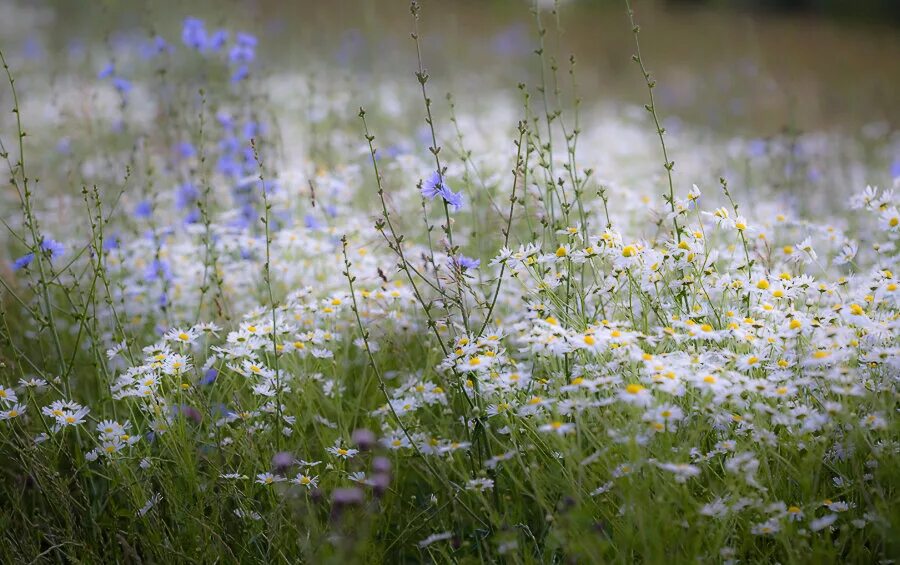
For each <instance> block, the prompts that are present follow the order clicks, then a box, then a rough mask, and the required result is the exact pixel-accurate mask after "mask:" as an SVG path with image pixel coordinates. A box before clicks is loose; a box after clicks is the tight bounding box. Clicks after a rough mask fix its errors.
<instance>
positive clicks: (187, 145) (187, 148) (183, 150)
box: [176, 141, 197, 159]
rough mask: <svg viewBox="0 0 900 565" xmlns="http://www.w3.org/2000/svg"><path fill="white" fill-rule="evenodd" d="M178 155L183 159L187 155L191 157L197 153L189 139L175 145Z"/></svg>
mask: <svg viewBox="0 0 900 565" xmlns="http://www.w3.org/2000/svg"><path fill="white" fill-rule="evenodd" d="M176 149H177V150H178V155H179V156H181V157H182V158H184V159H187V158H189V157H193V156H194V155H196V154H197V151H196V150H195V149H194V145H193V144H192V143H191V142H190V141H182V142H180V143H179V144H178V145H177V146H176Z"/></svg>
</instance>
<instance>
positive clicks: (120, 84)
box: [112, 77, 131, 94]
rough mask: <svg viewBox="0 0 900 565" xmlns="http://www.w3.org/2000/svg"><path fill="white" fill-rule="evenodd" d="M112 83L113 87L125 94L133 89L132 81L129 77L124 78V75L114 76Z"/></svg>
mask: <svg viewBox="0 0 900 565" xmlns="http://www.w3.org/2000/svg"><path fill="white" fill-rule="evenodd" d="M112 83H113V87H114V88H115V89H116V90H118V91H119V92H121V93H122V94H125V93H126V92H128V91H129V90H131V81H129V80H128V79H124V78H122V77H113V79H112Z"/></svg>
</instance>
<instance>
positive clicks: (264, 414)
mask: <svg viewBox="0 0 900 565" xmlns="http://www.w3.org/2000/svg"><path fill="white" fill-rule="evenodd" d="M626 7H627V11H626V15H627V16H628V17H627V18H626V20H625V21H626V22H627V23H626V24H625V25H630V29H631V32H632V35H633V40H634V56H633V61H634V68H633V69H632V71H633V72H634V73H635V76H636V77H637V79H639V80H642V81H643V83H644V84H645V85H646V92H647V100H646V104H645V105H643V106H638V107H633V106H625V105H614V106H612V107H610V106H599V105H594V104H593V103H591V101H590V100H585V99H583V98H582V97H583V92H582V91H581V89H580V88H579V81H578V73H577V68H578V65H577V61H576V59H575V57H574V56H571V57H570V56H568V55H566V54H565V53H563V52H561V51H560V47H559V46H560V41H559V38H560V35H561V34H562V27H561V25H560V19H559V13H558V6H557V7H555V8H553V9H549V10H544V9H541V8H538V7H535V8H534V9H533V10H532V17H533V21H534V47H535V49H534V60H533V64H534V66H535V68H534V71H535V73H534V76H536V77H537V82H536V83H535V84H526V83H522V84H519V85H518V88H516V89H514V91H513V92H512V93H510V92H509V91H501V90H499V89H497V88H495V87H494V85H492V84H491V83H490V80H489V79H483V81H479V82H473V83H472V91H469V92H458V93H454V94H445V93H443V92H440V91H439V90H437V87H435V79H434V78H433V77H431V76H430V75H429V73H428V70H427V69H428V67H427V61H428V46H429V44H428V43H427V42H425V41H424V40H423V37H422V32H421V31H420V28H419V24H420V20H421V19H423V18H427V17H428V14H427V12H423V11H422V10H421V8H420V7H419V5H418V4H417V3H415V2H413V3H412V5H411V9H410V31H411V40H410V44H409V46H408V47H409V52H410V53H411V54H412V56H414V61H415V67H414V68H413V69H410V70H411V71H412V73H413V74H414V76H413V77H411V78H410V79H409V80H408V81H406V82H401V83H395V82H394V81H392V80H388V79H380V78H379V77H370V78H369V79H367V80H361V79H360V80H357V77H354V76H353V74H352V73H349V74H348V72H346V71H343V72H342V71H341V70H339V69H328V68H325V67H324V66H318V67H317V66H311V68H310V69H309V72H308V74H305V75H303V76H299V77H298V76H280V75H277V74H271V75H267V74H266V73H265V72H263V71H262V70H261V69H260V67H259V66H258V64H257V63H258V62H257V57H256V50H257V46H258V42H264V41H265V38H259V39H258V38H256V37H254V36H251V35H249V34H245V33H237V32H236V31H235V30H230V29H229V30H225V29H223V30H217V29H214V27H213V26H211V25H209V24H207V23H205V22H204V21H202V20H199V19H196V18H188V19H187V20H185V21H184V23H183V27H182V29H181V36H180V37H177V36H165V35H153V36H151V37H150V38H149V39H142V40H134V41H132V42H130V43H128V42H126V44H125V45H124V46H120V47H119V48H118V49H117V50H116V52H115V58H114V60H113V61H112V62H110V63H109V64H104V66H102V68H101V69H100V72H99V74H98V75H97V77H96V79H94V78H92V79H90V80H89V81H87V82H86V83H79V85H78V87H77V88H73V89H72V92H79V91H80V92H83V93H85V95H84V97H83V99H82V100H80V101H79V102H80V103H83V104H84V105H85V107H88V108H90V111H82V112H77V111H74V110H72V107H73V103H74V102H73V100H72V99H71V97H68V98H66V99H65V100H63V101H61V102H59V103H56V105H54V104H50V103H48V104H49V106H50V107H53V108H55V110H54V111H55V112H58V113H59V114H61V115H63V119H62V120H61V121H62V122H63V123H66V124H67V125H68V129H67V130H66V136H65V137H63V138H62V139H60V138H59V137H58V136H56V135H55V133H54V132H53V131H51V130H49V129H47V130H46V131H42V130H41V129H40V127H39V126H40V123H41V120H42V119H43V118H42V117H41V116H40V115H30V114H28V113H26V112H24V111H21V110H22V108H23V107H26V106H28V104H29V100H31V99H34V100H32V103H33V104H34V105H35V106H37V105H38V102H37V99H38V98H40V97H42V96H46V94H45V93H40V92H36V91H29V92H28V94H27V95H26V94H23V92H24V91H23V90H22V89H21V87H20V84H19V82H17V81H16V76H17V72H18V69H16V68H15V65H13V64H12V63H11V62H10V64H9V65H8V64H7V63H8V60H7V57H6V55H5V54H4V56H3V59H2V63H3V67H4V70H5V71H6V77H7V79H8V81H7V83H8V88H6V89H5V92H4V93H3V98H2V101H3V103H4V104H6V105H7V106H8V107H10V108H12V109H13V114H12V117H11V120H9V121H7V122H3V124H4V129H3V131H2V135H0V142H2V145H0V155H2V157H3V158H4V159H5V160H6V163H7V165H8V170H9V184H8V186H7V187H6V188H5V189H4V191H3V193H2V194H0V204H2V206H3V207H4V208H3V209H4V211H6V210H10V213H6V212H4V214H3V222H4V226H5V232H6V233H5V235H4V240H3V244H4V246H5V249H6V250H7V251H8V253H9V257H10V260H9V261H8V262H7V264H5V265H4V266H3V267H2V268H3V269H4V271H3V272H2V273H0V283H2V287H3V288H2V300H0V308H2V310H0V312H2V320H0V355H2V358H0V361H2V365H0V410H2V412H0V460H2V472H3V481H2V482H0V507H2V512H0V559H2V561H3V562H8V563H28V562H78V563H101V562H136V563H137V562H150V563H155V562H163V561H170V562H171V561H174V562H178V563H181V562H185V563H188V562H190V563H212V562H229V563H230V562H291V563H293V562H311V563H331V562H392V563H393V562H402V563H405V562H440V563H443V562H461V563H470V562H509V563H544V562H549V563H603V562H615V563H634V562H640V563H662V562H671V563H682V562H697V561H700V562H722V563H737V562H779V563H873V562H882V563H889V562H891V560H892V559H894V558H896V556H897V554H898V546H897V542H896V535H895V534H896V531H897V527H898V525H900V524H898V521H900V516H898V512H897V510H896V508H897V503H898V499H897V492H896V489H897V473H898V442H897V432H898V428H897V424H896V421H895V414H896V411H897V379H898V376H900V357H898V344H897V329H898V325H900V315H898V314H900V290H898V288H897V285H898V283H897V274H896V271H897V264H896V257H897V253H898V243H900V208H898V206H900V200H898V195H897V192H896V189H897V184H896V181H894V180H892V178H891V177H892V176H898V177H900V171H897V173H898V174H897V175H889V174H886V173H885V172H884V171H887V170H888V169H889V168H890V164H891V154H892V153H891V152H892V151H893V150H894V149H895V148H896V146H897V145H896V144H897V141H896V140H897V136H896V134H895V133H893V132H892V131H887V132H885V133H882V134H880V136H879V135H875V136H869V138H867V139H856V138H852V137H845V136H841V135H835V134H832V133H823V132H810V133H808V134H799V133H796V132H788V133H786V134H785V135H783V136H774V137H772V138H770V139H767V140H764V141H763V140H754V139H741V138H733V139H729V140H723V139H721V138H711V137H710V136H709V135H708V133H707V132H704V131H698V130H692V129H691V127H690V126H685V125H680V126H679V127H678V128H677V129H678V131H676V132H675V133H674V134H673V133H670V132H669V131H667V127H669V124H671V123H672V122H669V121H667V120H666V119H665V116H664V108H660V107H659V105H658V97H657V96H656V92H657V90H656V89H657V88H658V85H657V83H656V81H655V79H654V77H653V75H652V74H651V73H650V71H649V70H648V69H649V68H650V67H651V64H650V62H648V61H647V60H646V59H645V57H644V56H643V55H642V54H641V49H640V38H641V34H642V33H644V32H642V31H641V29H640V28H639V27H638V25H637V23H636V21H635V20H636V18H635V16H634V14H633V13H632V11H631V7H630V6H627V2H626ZM0 47H2V46H0ZM361 101H364V102H361ZM641 104H644V102H641ZM363 105H364V106H365V107H361V106H363ZM60 108H62V109H60ZM67 108H68V110H67ZM48 113H52V112H48ZM31 120H35V121H36V122H37V123H38V126H31V125H29V124H30V121H31ZM7 125H8V126H9V127H8V128H7V127H6V126H7ZM35 127H36V128H37V129H36V130H35V129H33V128H35ZM673 140H674V141H673ZM873 140H874V141H873ZM868 182H881V183H888V185H890V184H891V183H893V188H891V187H890V186H889V187H888V188H883V189H879V188H876V187H874V186H867V185H866V183H868ZM695 183H696V184H695ZM850 185H853V186H852V187H851V186H850ZM851 188H852V190H851Z"/></svg>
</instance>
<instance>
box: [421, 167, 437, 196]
mask: <svg viewBox="0 0 900 565" xmlns="http://www.w3.org/2000/svg"><path fill="white" fill-rule="evenodd" d="M441 188H442V185H441V175H439V174H438V172H437V171H435V172H433V173H431V176H430V177H428V178H427V179H425V180H424V181H422V188H421V189H420V190H421V191H422V196H423V197H425V198H427V199H428V200H433V199H434V197H435V196H437V195H438V194H440V192H441Z"/></svg>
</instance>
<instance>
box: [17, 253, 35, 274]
mask: <svg viewBox="0 0 900 565" xmlns="http://www.w3.org/2000/svg"><path fill="white" fill-rule="evenodd" d="M33 260H34V253H28V254H26V255H23V256H21V257H19V258H18V259H16V260H15V261H13V271H18V270H19V269H24V268H25V267H27V266H28V265H30V264H31V262H32V261H33Z"/></svg>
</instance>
